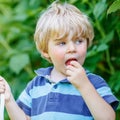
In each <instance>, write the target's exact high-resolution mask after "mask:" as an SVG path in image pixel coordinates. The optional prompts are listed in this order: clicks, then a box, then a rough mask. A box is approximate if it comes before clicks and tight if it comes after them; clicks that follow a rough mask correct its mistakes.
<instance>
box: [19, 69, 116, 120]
mask: <svg viewBox="0 0 120 120" xmlns="http://www.w3.org/2000/svg"><path fill="white" fill-rule="evenodd" d="M52 69H53V67H48V68H41V69H38V70H37V71H36V74H37V75H36V76H35V78H34V79H33V80H32V81H30V82H29V83H28V85H27V87H26V88H25V89H24V91H23V92H22V93H21V95H20V96H19V98H18V100H17V104H18V105H19V106H20V108H21V109H23V111H24V112H25V113H26V114H27V115H28V116H30V117H31V120H93V117H92V115H91V113H90V111H89V109H88V107H87V105H86V103H85V102H84V100H83V98H82V96H81V94H80V92H79V91H78V90H77V89H76V88H75V87H74V86H73V85H72V84H71V83H70V82H69V81H68V80H67V79H64V80H61V81H60V82H58V83H52V82H51V81H50V80H49V79H48V77H47V76H49V75H50V73H51V70H52ZM86 74H87V76H88V79H89V80H90V82H91V83H92V84H93V86H94V87H95V89H96V90H97V92H98V93H99V94H100V96H101V97H103V99H104V100H105V101H106V102H108V103H109V104H111V106H112V107H113V109H114V110H115V109H116V108H117V106H118V100H117V98H116V97H115V96H114V95H113V94H112V92H111V90H110V88H109V86H108V85H107V84H106V82H105V81H104V80H103V78H101V77H100V76H98V75H95V74H93V73H90V72H88V71H86Z"/></svg>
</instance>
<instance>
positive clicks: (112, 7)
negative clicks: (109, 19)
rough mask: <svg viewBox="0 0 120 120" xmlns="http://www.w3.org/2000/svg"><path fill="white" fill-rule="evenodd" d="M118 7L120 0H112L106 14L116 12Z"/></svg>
mask: <svg viewBox="0 0 120 120" xmlns="http://www.w3.org/2000/svg"><path fill="white" fill-rule="evenodd" d="M118 9H120V0H116V1H115V2H113V4H112V5H111V6H110V7H109V8H108V10H107V14H110V13H112V12H116V11H117V10H118Z"/></svg>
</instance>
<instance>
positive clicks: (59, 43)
mask: <svg viewBox="0 0 120 120" xmlns="http://www.w3.org/2000/svg"><path fill="white" fill-rule="evenodd" d="M86 51H87V40H86V39H83V38H81V39H77V38H76V39H69V38H67V39H59V40H57V39H56V40H50V41H49V43H48V53H47V56H48V57H50V59H51V61H52V63H53V65H54V67H55V68H56V70H57V71H58V72H60V73H62V74H64V73H65V69H66V66H67V65H68V64H70V62H71V61H72V60H75V61H77V62H79V64H81V65H83V63H84V60H85V57H86Z"/></svg>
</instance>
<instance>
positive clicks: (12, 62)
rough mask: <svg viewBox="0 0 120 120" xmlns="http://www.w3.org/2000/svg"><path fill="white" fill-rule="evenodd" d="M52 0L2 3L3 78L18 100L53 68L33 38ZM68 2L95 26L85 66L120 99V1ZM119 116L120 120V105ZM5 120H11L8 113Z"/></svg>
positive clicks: (0, 66)
mask: <svg viewBox="0 0 120 120" xmlns="http://www.w3.org/2000/svg"><path fill="white" fill-rule="evenodd" d="M52 1H53V0H0V75H2V76H4V77H5V78H6V80H7V81H8V83H9V84H10V86H11V89H12V92H13V94H14V96H15V99H17V97H18V95H19V94H20V92H21V91H22V90H23V89H24V87H25V86H26V84H27V83H28V81H30V80H31V79H32V78H33V76H34V75H35V74H34V70H35V69H37V68H39V67H47V66H49V65H50V64H49V63H48V62H47V61H46V60H44V59H42V58H41V56H40V54H39V53H38V52H37V50H36V47H35V44H34V40H33V35H34V30H35V25H36V22H37V19H38V17H39V15H40V12H41V11H43V10H45V9H46V7H47V6H48V5H49V4H50V3H51V2H52ZM62 1H64V0H62ZM67 2H69V3H71V4H74V5H75V6H77V7H78V8H79V9H80V10H81V11H83V12H84V13H86V14H87V15H88V16H89V17H90V18H91V20H92V24H93V26H94V30H95V38H94V42H93V45H92V46H91V48H90V49H89V50H88V54H87V59H86V62H85V67H86V68H88V69H89V70H91V71H92V72H94V73H97V74H99V75H101V76H102V77H103V78H105V80H106V81H107V83H108V84H109V85H110V87H111V88H112V91H113V93H114V94H115V95H116V96H117V98H118V99H120V57H119V55H120V11H119V9H120V7H119V6H120V0H117V1H115V0H91V1H89V0H67ZM107 13H108V14H107ZM116 114H117V118H116V119H117V120H120V106H119V108H118V109H117V111H116ZM103 115H104V113H103ZM5 120H9V118H8V115H7V113H6V112H5Z"/></svg>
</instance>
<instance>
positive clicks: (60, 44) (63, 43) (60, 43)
mask: <svg viewBox="0 0 120 120" xmlns="http://www.w3.org/2000/svg"><path fill="white" fill-rule="evenodd" d="M65 44H66V43H65V42H63V41H62V42H59V43H58V45H59V46H63V45H65Z"/></svg>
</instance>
